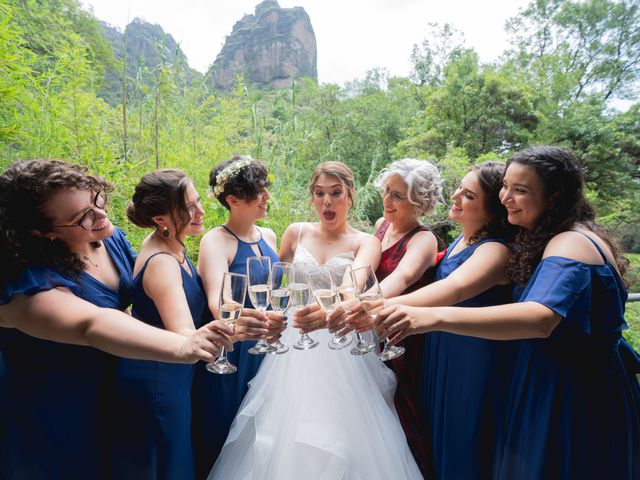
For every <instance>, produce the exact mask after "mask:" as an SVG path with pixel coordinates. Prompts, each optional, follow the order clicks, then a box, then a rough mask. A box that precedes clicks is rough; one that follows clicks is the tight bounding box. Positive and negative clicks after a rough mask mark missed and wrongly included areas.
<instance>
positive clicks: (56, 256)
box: [0, 160, 113, 285]
mask: <svg viewBox="0 0 640 480" xmlns="http://www.w3.org/2000/svg"><path fill="white" fill-rule="evenodd" d="M64 189H78V190H88V191H94V192H97V191H100V190H104V191H105V192H110V191H112V190H113V187H112V186H111V184H109V183H107V182H106V181H105V180H103V179H101V178H99V177H96V176H93V175H89V174H88V173H87V170H86V168H85V167H83V166H81V165H75V164H71V163H67V162H63V161H58V160H23V161H17V162H14V163H13V164H12V165H11V166H9V168H8V169H7V170H5V172H4V173H2V175H0V264H1V265H2V268H1V269H0V272H1V273H0V282H1V284H2V285H4V284H5V282H6V281H8V280H15V279H17V278H18V277H19V276H20V274H22V273H23V272H24V270H25V269H26V268H27V267H29V266H34V265H42V266H47V267H53V268H56V269H58V270H60V271H63V272H67V273H72V274H78V273H80V272H81V271H83V270H85V269H86V266H85V263H84V262H83V261H82V260H81V259H80V258H79V257H78V256H77V255H76V254H75V253H73V252H72V251H71V250H70V249H69V247H68V246H67V245H66V243H64V242H63V241H61V240H57V239H54V240H49V239H48V238H45V237H43V236H36V235H34V234H33V232H34V231H37V232H40V233H41V234H46V233H48V232H51V231H52V229H53V225H52V221H53V219H51V218H48V217H47V216H46V215H45V213H44V211H43V206H44V205H45V204H46V203H47V201H48V200H49V198H51V196H52V195H53V194H55V193H56V192H58V191H60V190H64Z"/></svg>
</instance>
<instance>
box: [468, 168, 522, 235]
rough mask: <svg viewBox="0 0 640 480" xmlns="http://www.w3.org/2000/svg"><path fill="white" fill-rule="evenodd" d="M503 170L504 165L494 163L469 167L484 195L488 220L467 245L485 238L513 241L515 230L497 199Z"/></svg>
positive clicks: (498, 198) (505, 210)
mask: <svg viewBox="0 0 640 480" xmlns="http://www.w3.org/2000/svg"><path fill="white" fill-rule="evenodd" d="M505 170H506V167H505V165H504V163H500V162H494V161H487V162H482V163H479V164H477V165H473V166H472V167H471V171H472V172H475V174H476V177H477V178H478V183H479V184H480V188H481V189H482V193H483V194H484V210H485V212H486V214H487V217H488V220H487V223H486V224H485V225H484V226H483V227H482V228H481V229H480V230H479V231H478V232H476V233H475V234H474V235H472V236H471V238H470V239H469V243H476V242H479V241H481V240H484V239H485V238H500V239H503V240H505V241H507V242H511V241H513V237H514V236H515V231H516V228H515V227H514V226H513V225H511V224H510V223H509V222H508V221H507V209H506V208H504V205H502V202H500V197H499V193H500V190H501V189H502V179H503V177H504V172H505Z"/></svg>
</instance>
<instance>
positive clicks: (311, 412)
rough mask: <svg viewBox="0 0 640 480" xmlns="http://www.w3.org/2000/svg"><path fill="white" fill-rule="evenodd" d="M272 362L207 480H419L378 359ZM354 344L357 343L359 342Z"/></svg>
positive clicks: (293, 335) (390, 380) (388, 377)
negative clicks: (308, 479)
mask: <svg viewBox="0 0 640 480" xmlns="http://www.w3.org/2000/svg"><path fill="white" fill-rule="evenodd" d="M299 336H300V334H299V333H298V331H297V330H294V329H292V328H291V327H289V328H287V330H286V331H285V332H284V335H283V338H282V340H283V341H284V342H285V343H286V344H287V345H289V347H290V350H289V352H287V353H285V354H283V355H268V356H267V357H266V358H265V360H264V361H263V362H262V366H261V367H260V370H259V372H258V374H257V375H256V377H255V378H254V379H253V380H252V381H251V383H250V387H249V392H248V393H247V395H246V397H245V399H244V401H243V403H242V406H241V407H240V410H239V412H238V414H237V416H236V418H235V420H234V423H233V425H232V427H231V431H230V432H229V436H228V437H227V441H226V443H225V445H224V447H223V449H222V452H221V454H220V456H219V457H218V460H217V461H216V464H215V465H214V467H213V469H212V471H211V473H210V474H209V479H224V480H229V479H274V478H277V479H279V480H282V479H292V480H293V479H296V480H297V479H300V478H313V479H330V480H336V479H363V480H364V479H390V478H402V479H420V478H422V475H421V474H420V471H419V469H418V466H417V465H416V462H415V460H414V459H413V457H412V455H411V451H410V450H409V447H408V445H407V440H406V438H405V435H404V432H403V431H402V427H401V426H400V422H399V420H398V416H397V414H396V411H395V409H394V406H393V395H394V391H395V387H396V380H395V376H394V374H393V372H392V371H391V370H390V369H388V368H387V367H386V366H385V364H384V363H383V362H381V361H380V360H379V359H378V358H377V357H376V355H375V353H373V352H370V353H368V354H366V355H363V356H355V355H351V354H350V353H349V350H350V349H351V347H352V345H350V346H348V347H346V348H344V349H342V350H331V349H329V348H328V346H327V343H328V342H329V340H330V339H331V337H332V334H330V333H329V332H328V331H326V330H321V331H316V332H313V333H311V334H310V336H311V337H312V338H314V339H317V340H319V341H320V345H318V346H317V347H316V348H314V349H311V350H302V351H301V350H296V349H294V348H292V347H293V344H294V343H295V342H296V341H297V340H298V338H299ZM354 342H355V338H354Z"/></svg>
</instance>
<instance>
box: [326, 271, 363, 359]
mask: <svg viewBox="0 0 640 480" xmlns="http://www.w3.org/2000/svg"><path fill="white" fill-rule="evenodd" d="M350 269H351V266H350V265H339V266H336V267H331V268H330V269H329V274H330V275H331V281H332V283H333V288H334V289H335V292H336V294H337V295H338V300H339V302H340V303H349V302H350V301H352V300H355V298H356V295H355V288H354V286H353V280H352V279H351V275H350V274H349V271H350ZM327 311H328V310H327ZM352 341H353V337H352V336H351V335H339V334H338V332H335V333H334V334H333V338H332V339H331V340H329V348H330V349H332V350H340V349H343V348H345V347H347V346H348V345H350V344H351V342H352Z"/></svg>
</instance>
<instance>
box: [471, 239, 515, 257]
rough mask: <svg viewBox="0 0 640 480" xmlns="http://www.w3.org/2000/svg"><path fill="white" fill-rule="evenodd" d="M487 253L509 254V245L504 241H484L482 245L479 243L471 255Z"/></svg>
mask: <svg viewBox="0 0 640 480" xmlns="http://www.w3.org/2000/svg"><path fill="white" fill-rule="evenodd" d="M476 254H478V255H487V254H494V255H504V256H507V255H509V247H507V246H506V245H505V244H504V243H502V242H496V241H494V242H484V243H483V244H482V245H479V246H478V248H476V251H475V252H473V255H476Z"/></svg>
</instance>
